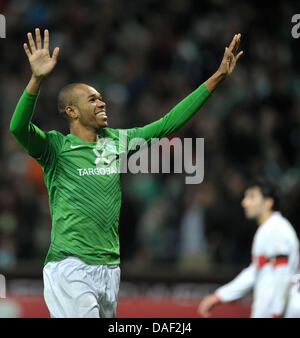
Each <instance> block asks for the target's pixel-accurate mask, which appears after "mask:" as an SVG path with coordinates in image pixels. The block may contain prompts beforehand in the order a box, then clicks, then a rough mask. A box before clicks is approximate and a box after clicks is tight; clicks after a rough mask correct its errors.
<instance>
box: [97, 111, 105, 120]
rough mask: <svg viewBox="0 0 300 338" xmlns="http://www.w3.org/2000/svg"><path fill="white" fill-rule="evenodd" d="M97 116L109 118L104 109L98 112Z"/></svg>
mask: <svg viewBox="0 0 300 338" xmlns="http://www.w3.org/2000/svg"><path fill="white" fill-rule="evenodd" d="M96 116H99V117H103V118H105V119H107V115H106V113H105V112H103V111H101V112H98V113H96Z"/></svg>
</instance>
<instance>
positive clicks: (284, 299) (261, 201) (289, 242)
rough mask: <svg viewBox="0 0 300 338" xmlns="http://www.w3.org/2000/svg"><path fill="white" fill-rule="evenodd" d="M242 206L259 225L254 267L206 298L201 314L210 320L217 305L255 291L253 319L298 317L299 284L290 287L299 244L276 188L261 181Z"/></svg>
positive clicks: (253, 255) (255, 239)
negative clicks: (279, 202) (280, 202)
mask: <svg viewBox="0 0 300 338" xmlns="http://www.w3.org/2000/svg"><path fill="white" fill-rule="evenodd" d="M242 207H243V208H244V211H245V215H246V217H247V218H248V219H255V220H256V222H257V224H258V229H257V231H256V233H255V236H254V239H253V243H252V250H251V255H252V261H251V264H250V265H249V266H248V267H247V268H246V269H244V270H242V271H241V272H240V274H239V275H238V276H237V277H235V278H234V279H233V280H232V281H231V282H229V283H228V284H226V285H224V286H221V287H220V288H218V289H217V290H216V291H215V292H214V293H213V294H210V295H208V296H206V297H205V298H204V299H203V300H202V302H201V303H200V304H199V307H198V312H199V313H200V314H201V315H202V316H204V317H208V316H209V314H210V311H211V310H212V308H213V307H214V306H216V305H217V304H219V303H222V302H230V301H233V300H236V299H239V298H241V297H243V296H244V295H245V294H246V293H248V292H249V291H250V290H251V289H253V303H252V309H251V318H280V317H297V313H298V317H299V316H300V313H299V309H300V293H299V287H298V289H297V285H298V286H299V283H298V284H295V285H294V286H292V287H291V283H292V279H293V278H294V279H295V275H296V272H297V270H298V264H299V241H298V238H297V234H296V232H295V230H294V228H293V227H292V225H291V224H290V222H289V221H288V220H287V219H286V218H285V217H283V216H282V215H281V213H280V212H279V211H278V196H277V192H276V189H275V188H274V187H273V186H272V185H271V184H270V183H269V182H267V181H266V180H264V179H258V180H257V181H255V182H253V183H252V184H250V185H249V186H248V188H247V189H246V190H245V193H244V198H243V200H242ZM297 292H298V298H297V297H296V296H297Z"/></svg>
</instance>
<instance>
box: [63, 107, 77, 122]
mask: <svg viewBox="0 0 300 338" xmlns="http://www.w3.org/2000/svg"><path fill="white" fill-rule="evenodd" d="M65 111H66V114H67V116H68V117H69V118H70V119H76V118H77V117H78V112H77V111H76V110H75V109H74V107H73V106H66V108H65Z"/></svg>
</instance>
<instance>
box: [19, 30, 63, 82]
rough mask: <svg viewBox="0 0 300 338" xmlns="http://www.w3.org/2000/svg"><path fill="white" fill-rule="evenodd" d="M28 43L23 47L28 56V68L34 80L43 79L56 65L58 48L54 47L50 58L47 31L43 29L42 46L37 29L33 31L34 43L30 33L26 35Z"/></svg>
mask: <svg viewBox="0 0 300 338" xmlns="http://www.w3.org/2000/svg"><path fill="white" fill-rule="evenodd" d="M27 37H28V42H29V46H30V50H29V47H28V45H27V43H24V45H23V47H24V50H25V53H26V54H27V56H28V60H29V63H30V67H31V70H32V75H33V76H34V77H36V78H43V77H45V76H47V75H48V74H49V73H51V71H52V70H53V68H54V67H55V65H56V62H57V56H58V53H59V48H58V47H56V48H55V49H54V51H53V53H52V56H50V53H49V31H48V30H47V29H45V31H44V43H43V45H42V39H41V33H40V30H39V28H36V29H35V39H36V41H34V39H33V36H32V34H31V33H28V34H27Z"/></svg>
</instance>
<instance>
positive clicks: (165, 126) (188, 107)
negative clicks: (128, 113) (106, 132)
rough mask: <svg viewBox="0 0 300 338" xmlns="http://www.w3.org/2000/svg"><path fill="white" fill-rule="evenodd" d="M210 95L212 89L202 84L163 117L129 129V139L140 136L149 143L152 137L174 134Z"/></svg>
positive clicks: (159, 137)
mask: <svg viewBox="0 0 300 338" xmlns="http://www.w3.org/2000/svg"><path fill="white" fill-rule="evenodd" d="M210 96H211V93H210V91H209V90H208V89H207V88H206V87H205V85H204V84H202V85H201V86H200V87H198V88H197V89H196V90H194V91H193V92H192V93H191V94H189V95H188V96H187V97H185V98H184V99H183V100H182V101H180V102H179V103H178V104H177V105H176V106H175V107H174V108H173V109H172V110H171V111H169V112H168V113H167V114H166V115H165V116H163V117H162V118H161V119H159V120H157V121H155V122H153V123H150V124H147V125H146V126H144V127H141V128H133V129H128V130H127V132H128V136H129V141H130V140H131V139H133V138H137V137H139V138H143V139H144V140H146V142H147V143H148V144H149V143H151V139H152V138H158V139H161V138H164V137H168V136H170V135H172V134H174V133H175V132H176V131H177V130H178V129H179V128H180V127H182V126H183V125H184V124H185V123H186V122H187V121H188V120H189V119H190V118H191V117H192V116H193V115H194V114H195V113H196V112H197V111H198V110H199V108H200V107H201V106H202V105H203V104H204V102H205V101H206V100H207V99H208V98H209V97H210Z"/></svg>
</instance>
